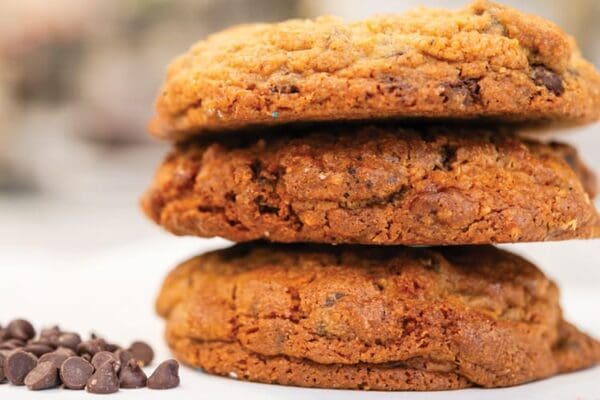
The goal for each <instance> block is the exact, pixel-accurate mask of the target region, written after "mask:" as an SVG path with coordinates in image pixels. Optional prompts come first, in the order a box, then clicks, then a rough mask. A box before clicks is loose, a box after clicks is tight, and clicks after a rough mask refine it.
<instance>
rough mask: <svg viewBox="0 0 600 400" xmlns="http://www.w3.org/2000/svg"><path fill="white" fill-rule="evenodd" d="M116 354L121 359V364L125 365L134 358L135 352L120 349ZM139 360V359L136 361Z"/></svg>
mask: <svg viewBox="0 0 600 400" xmlns="http://www.w3.org/2000/svg"><path fill="white" fill-rule="evenodd" d="M115 356H117V358H118V359H119V362H120V363H121V365H125V364H127V363H128V362H129V360H133V359H134V358H133V354H131V352H130V351H129V350H125V349H119V350H117V351H116V352H115ZM136 362H137V361H136Z"/></svg>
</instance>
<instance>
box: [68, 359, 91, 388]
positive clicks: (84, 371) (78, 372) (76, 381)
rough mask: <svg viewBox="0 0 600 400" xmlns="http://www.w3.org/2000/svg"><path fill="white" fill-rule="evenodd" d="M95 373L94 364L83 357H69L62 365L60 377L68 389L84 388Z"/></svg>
mask: <svg viewBox="0 0 600 400" xmlns="http://www.w3.org/2000/svg"><path fill="white" fill-rule="evenodd" d="M93 373H94V367H93V366H92V364H90V363H89V362H87V361H86V360H84V359H83V358H81V357H69V358H67V360H66V361H65V362H64V363H63V364H62V366H61V367H60V379H61V380H62V382H63V384H64V385H65V387H66V388H67V389H73V390H81V389H83V388H84V387H85V384H86V383H87V381H88V379H89V378H90V377H91V376H92V374H93Z"/></svg>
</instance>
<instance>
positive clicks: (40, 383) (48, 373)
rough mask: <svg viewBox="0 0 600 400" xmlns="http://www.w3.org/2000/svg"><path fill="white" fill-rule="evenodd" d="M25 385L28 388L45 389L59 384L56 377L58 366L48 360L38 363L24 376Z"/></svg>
mask: <svg viewBox="0 0 600 400" xmlns="http://www.w3.org/2000/svg"><path fill="white" fill-rule="evenodd" d="M25 385H26V386H27V387H28V388H29V389H30V390H45V389H50V388H53V387H57V386H58V385H60V380H59V379H58V368H56V366H55V365H54V364H53V363H52V362H50V361H45V362H41V363H39V364H38V365H37V366H36V367H35V368H34V369H32V370H31V372H29V374H27V376H26V377H25Z"/></svg>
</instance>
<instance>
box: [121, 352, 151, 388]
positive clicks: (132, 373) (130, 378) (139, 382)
mask: <svg viewBox="0 0 600 400" xmlns="http://www.w3.org/2000/svg"><path fill="white" fill-rule="evenodd" d="M147 381H148V378H147V377H146V374H145V373H144V371H142V369H141V368H140V366H139V365H138V363H137V362H136V361H135V360H134V359H131V360H129V361H128V362H127V364H124V365H123V366H122V367H121V372H120V373H119V382H120V385H121V387H122V388H123V389H135V388H141V387H144V386H146V382H147Z"/></svg>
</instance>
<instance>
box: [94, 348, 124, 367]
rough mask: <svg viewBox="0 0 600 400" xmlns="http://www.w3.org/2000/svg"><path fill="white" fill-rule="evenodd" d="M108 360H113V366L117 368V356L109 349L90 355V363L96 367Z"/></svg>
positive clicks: (118, 362)
mask: <svg viewBox="0 0 600 400" xmlns="http://www.w3.org/2000/svg"><path fill="white" fill-rule="evenodd" d="M108 361H112V362H114V365H115V368H117V371H118V370H119V367H120V364H121V362H120V361H119V358H118V357H117V356H116V355H114V354H113V353H111V352H109V351H99V352H98V353H96V354H94V357H92V365H93V366H94V368H96V369H99V368H100V367H101V366H102V365H104V363H106V362H108Z"/></svg>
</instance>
